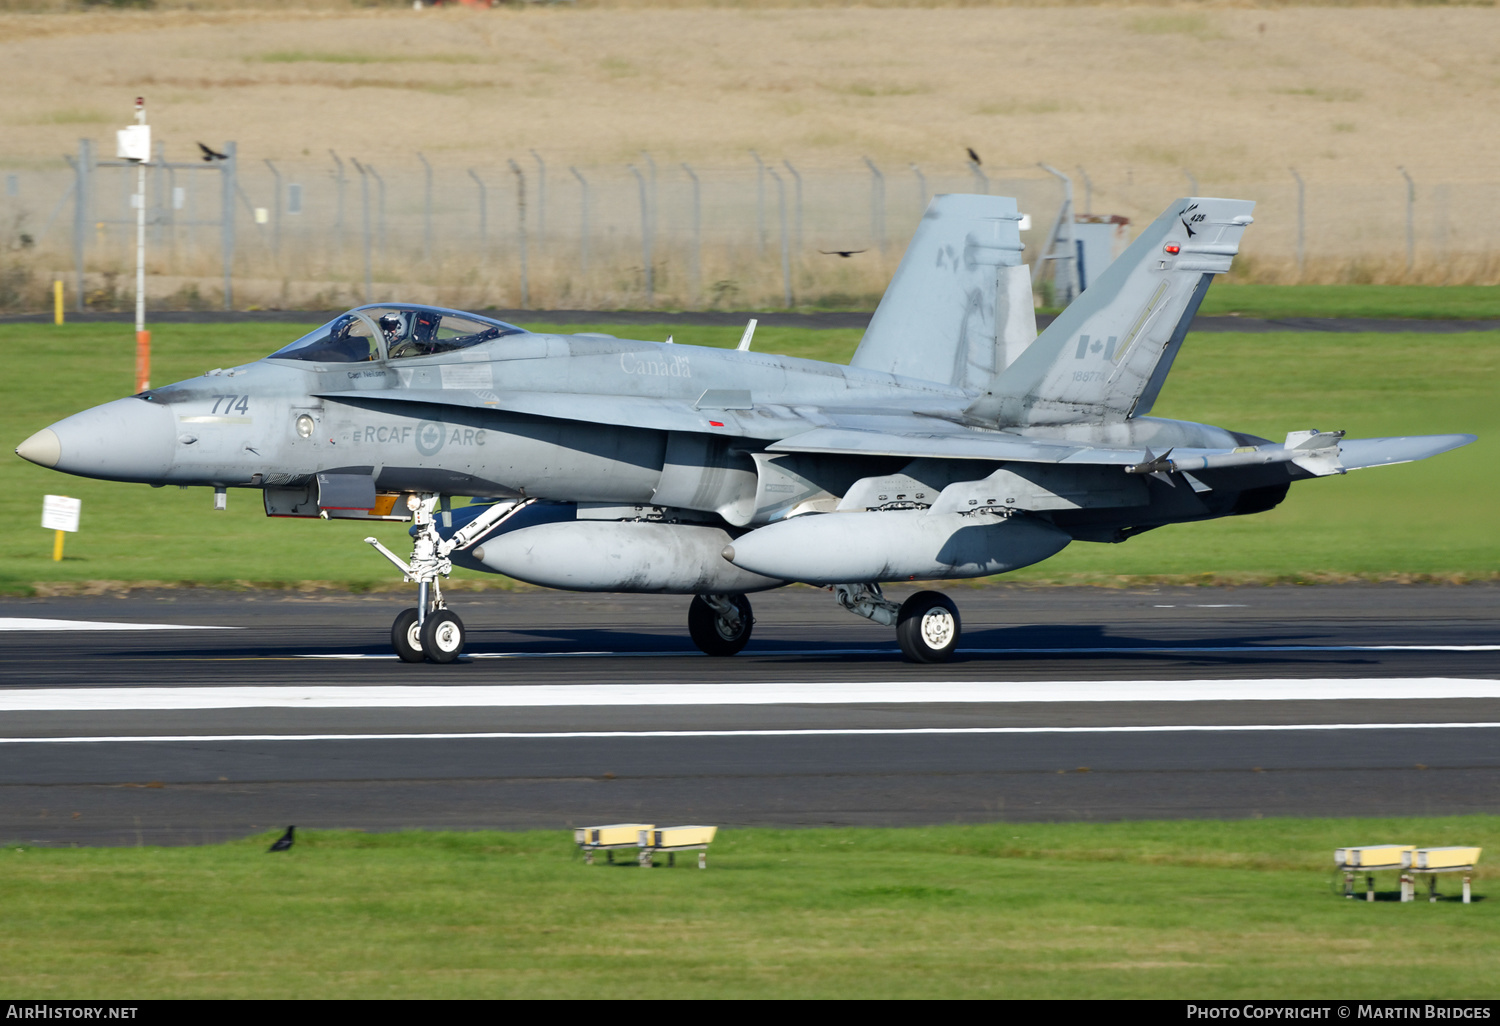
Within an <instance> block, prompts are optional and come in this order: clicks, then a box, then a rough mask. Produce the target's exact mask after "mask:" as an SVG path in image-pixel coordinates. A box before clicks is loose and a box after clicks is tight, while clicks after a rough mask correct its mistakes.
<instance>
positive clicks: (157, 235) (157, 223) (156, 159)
mask: <svg viewBox="0 0 1500 1026" xmlns="http://www.w3.org/2000/svg"><path fill="white" fill-rule="evenodd" d="M152 152H153V153H154V154H155V156H153V157H152V158H151V163H152V166H153V167H155V168H156V169H157V171H156V174H154V175H152V176H151V183H152V187H151V197H152V198H151V205H152V207H151V209H152V214H151V232H152V235H151V244H152V245H153V246H155V247H156V252H157V253H158V254H159V253H161V240H162V236H163V235H164V234H165V228H164V225H165V224H166V223H167V217H168V215H167V206H166V203H165V200H164V197H165V196H166V191H165V190H166V181H167V176H166V175H164V174H162V173H161V172H162V170H164V169H165V168H166V166H167V144H166V143H164V142H162V141H161V140H160V139H158V140H157V141H156V142H155V143H153V144H152ZM157 259H160V257H159V256H158V258H157Z"/></svg>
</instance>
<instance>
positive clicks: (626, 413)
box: [318, 388, 816, 439]
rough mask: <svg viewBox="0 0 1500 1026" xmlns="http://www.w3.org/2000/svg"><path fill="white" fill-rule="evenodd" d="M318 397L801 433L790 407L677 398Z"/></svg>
mask: <svg viewBox="0 0 1500 1026" xmlns="http://www.w3.org/2000/svg"><path fill="white" fill-rule="evenodd" d="M318 398H320V399H327V400H330V401H333V402H340V403H349V404H353V405H360V406H364V405H378V404H382V403H401V404H410V403H422V404H425V405H429V406H456V407H460V408H464V409H475V410H504V411H506V412H509V413H524V414H527V415H529V416H533V417H551V418H554V419H557V420H572V421H578V422H580V423H587V424H608V425H613V426H616V427H637V428H646V429H648V430H654V431H699V432H704V433H707V434H729V435H736V436H739V437H742V438H763V439H775V438H785V437H786V436H787V435H789V434H795V433H797V432H799V431H805V430H807V429H808V428H810V427H813V426H814V424H815V423H816V422H815V421H808V420H806V419H805V418H804V417H803V416H802V414H800V413H799V412H796V411H794V410H792V409H791V408H790V407H786V406H779V405H776V404H766V403H757V404H756V405H755V407H754V408H753V409H742V410H731V409H723V408H721V407H718V406H702V407H701V408H700V407H698V406H695V405H694V404H693V403H692V402H689V401H686V400H681V399H657V398H651V397H646V396H622V395H587V394H582V393H576V392H520V391H516V392H494V391H490V390H488V389H474V390H470V389H458V388H433V389H414V388H400V389H394V388H393V389H389V390H386V389H380V390H372V391H340V392H322V393H319V394H318Z"/></svg>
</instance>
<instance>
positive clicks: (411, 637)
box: [391, 607, 426, 663]
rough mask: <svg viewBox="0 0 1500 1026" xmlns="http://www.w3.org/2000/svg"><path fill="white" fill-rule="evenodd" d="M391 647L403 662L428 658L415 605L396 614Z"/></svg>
mask: <svg viewBox="0 0 1500 1026" xmlns="http://www.w3.org/2000/svg"><path fill="white" fill-rule="evenodd" d="M391 647H392V648H394V649H395V650H396V655H398V656H400V658H401V661H402V662H403V663H420V662H421V661H422V660H423V659H425V658H426V656H424V655H423V654H422V623H421V619H420V618H419V617H418V616H417V610H416V608H415V607H413V608H411V609H403V610H401V612H399V613H397V614H396V622H395V623H393V624H391Z"/></svg>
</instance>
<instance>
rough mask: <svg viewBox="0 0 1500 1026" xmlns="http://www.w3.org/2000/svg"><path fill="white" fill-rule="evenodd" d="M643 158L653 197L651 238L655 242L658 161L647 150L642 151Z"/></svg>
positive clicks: (650, 193) (649, 193) (651, 196)
mask: <svg viewBox="0 0 1500 1026" xmlns="http://www.w3.org/2000/svg"><path fill="white" fill-rule="evenodd" d="M641 158H642V159H643V160H645V162H646V180H647V183H648V184H649V185H650V189H649V190H647V192H648V195H649V196H650V199H651V240H652V242H653V243H654V242H655V241H656V214H657V210H658V209H659V208H658V207H657V205H656V161H655V160H653V159H652V158H651V154H650V153H649V152H647V151H646V150H642V151H641Z"/></svg>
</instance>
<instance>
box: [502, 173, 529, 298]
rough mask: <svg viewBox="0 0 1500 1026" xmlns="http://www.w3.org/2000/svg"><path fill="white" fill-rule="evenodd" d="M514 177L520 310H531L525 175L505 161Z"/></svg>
mask: <svg viewBox="0 0 1500 1026" xmlns="http://www.w3.org/2000/svg"><path fill="white" fill-rule="evenodd" d="M506 163H508V164H509V165H510V169H511V171H513V172H514V173H515V176H516V229H517V234H518V236H519V238H520V243H521V309H522V310H529V309H531V282H530V281H529V280H528V277H527V268H526V173H525V172H524V171H522V170H521V165H520V164H517V163H516V162H515V161H514V160H507V161H506Z"/></svg>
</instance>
